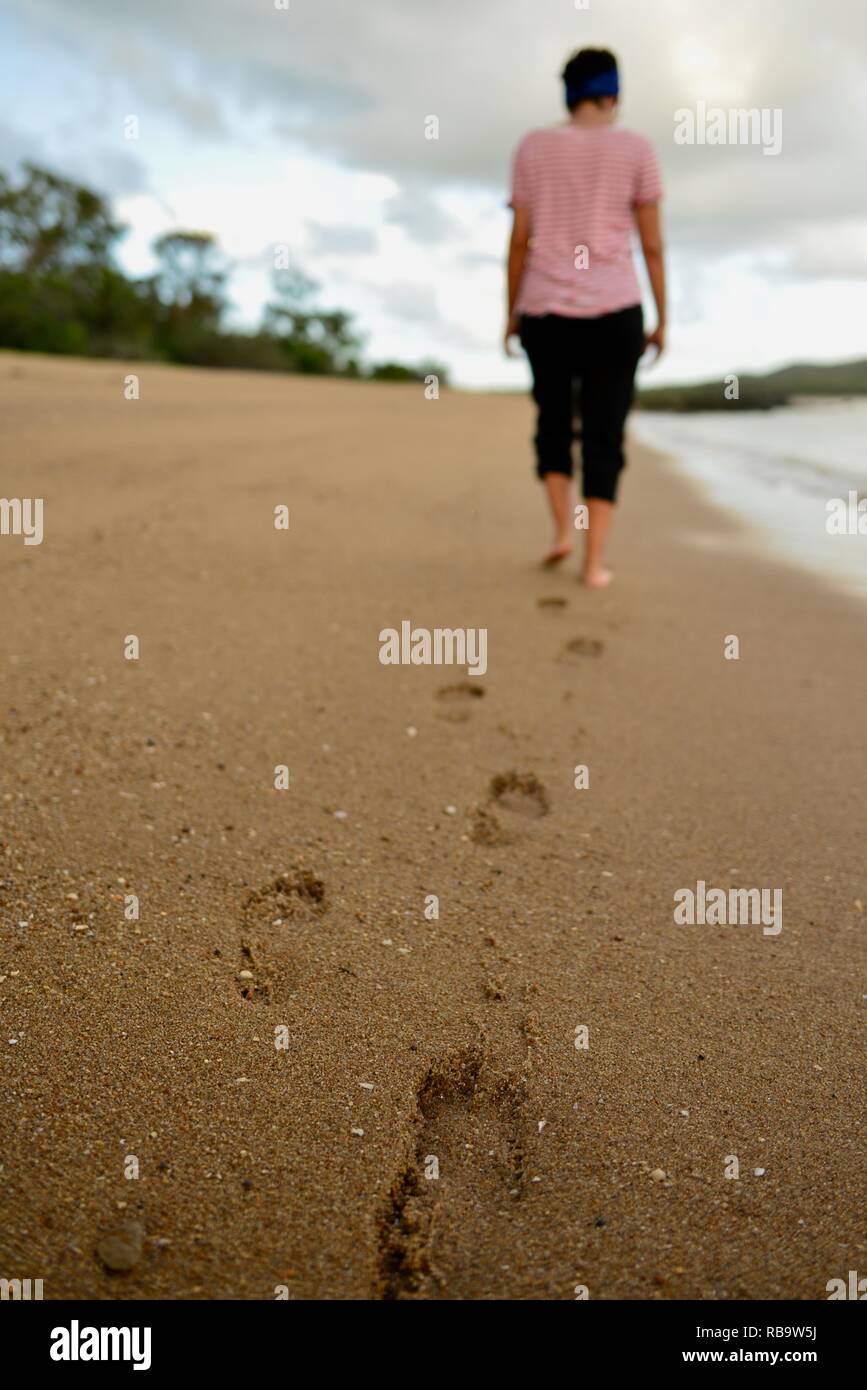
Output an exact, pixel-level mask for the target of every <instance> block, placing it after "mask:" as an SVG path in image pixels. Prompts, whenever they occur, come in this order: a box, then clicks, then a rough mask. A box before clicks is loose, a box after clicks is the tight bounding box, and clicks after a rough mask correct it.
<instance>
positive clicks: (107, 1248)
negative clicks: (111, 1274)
mask: <svg viewBox="0 0 867 1390" xmlns="http://www.w3.org/2000/svg"><path fill="white" fill-rule="evenodd" d="M143 1235H144V1232H143V1231H142V1228H141V1226H140V1225H139V1224H138V1222H137V1221H124V1222H122V1223H121V1224H120V1225H119V1226H116V1227H115V1228H114V1229H113V1230H111V1231H107V1232H106V1233H105V1235H104V1236H102V1237H101V1239H100V1240H99V1242H98V1244H97V1247H96V1253H97V1255H98V1256H99V1258H100V1259H101V1260H102V1263H103V1264H104V1265H105V1267H106V1269H111V1270H114V1271H115V1272H120V1271H122V1270H127V1269H132V1267H133V1265H135V1264H138V1262H139V1260H140V1259H141V1254H142V1239H143Z"/></svg>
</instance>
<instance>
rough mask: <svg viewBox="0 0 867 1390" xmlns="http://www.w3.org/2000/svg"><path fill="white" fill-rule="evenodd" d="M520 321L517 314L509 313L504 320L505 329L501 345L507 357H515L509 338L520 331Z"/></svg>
mask: <svg viewBox="0 0 867 1390" xmlns="http://www.w3.org/2000/svg"><path fill="white" fill-rule="evenodd" d="M520 327H521V322H520V319H519V318H518V315H517V314H510V315H509V317H508V319H507V320H506V331H505V333H504V334H503V347H504V348H505V350H506V356H507V357H517V353H516V352H515V349H514V348H513V347H512V345H511V342H510V339H512V338H514V337H516V336H517V334H518V332H519V331H520Z"/></svg>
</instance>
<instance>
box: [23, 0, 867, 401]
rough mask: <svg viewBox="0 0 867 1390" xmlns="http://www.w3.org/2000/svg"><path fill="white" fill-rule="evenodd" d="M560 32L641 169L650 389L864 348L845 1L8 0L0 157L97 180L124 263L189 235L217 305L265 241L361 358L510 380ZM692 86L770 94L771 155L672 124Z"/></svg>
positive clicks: (865, 241) (731, 100)
mask: <svg viewBox="0 0 867 1390" xmlns="http://www.w3.org/2000/svg"><path fill="white" fill-rule="evenodd" d="M284 4H285V5H286V8H282V6H283V5H284ZM278 6H280V8H278ZM585 44H593V45H598V46H606V47H611V48H613V49H614V51H615V52H616V53H617V54H618V57H619V59H620V63H621V71H622V76H623V99H622V115H621V120H622V122H623V123H624V124H626V125H628V126H631V127H632V128H634V129H636V130H639V131H641V132H642V133H644V134H645V135H647V136H649V137H650V138H651V139H652V140H653V141H654V142H655V144H656V146H657V150H658V153H659V157H660V163H661V166H662V171H663V178H664V182H665V192H666V198H665V207H664V219H665V227H666V235H667V241H668V245H669V251H670V264H671V276H672V281H673V286H672V288H673V302H672V310H671V315H670V317H671V327H670V337H671V346H670V349H669V352H668V354H667V356H666V357H665V358H664V359H663V361H662V362H661V363H660V364H659V366H658V367H656V368H651V369H650V370H648V371H647V372H646V374H645V381H646V382H647V384H650V382H651V380H656V381H659V382H663V381H671V380H690V379H696V378H700V377H703V376H708V375H712V374H719V373H722V372H727V371H736V370H738V369H741V370H743V369H756V368H763V367H767V366H776V365H779V364H782V363H785V362H789V361H792V360H796V359H804V358H810V359H815V360H822V361H830V360H835V359H841V358H847V357H856V356H867V178H865V158H864V130H865V126H867V4H865V3H864V0H822V3H821V4H817V3H815V0H588V3H587V4H586V7H585V6H584V4H583V3H582V0H577V3H576V0H437V3H435V4H434V3H427V0H138V3H133V0H5V9H4V12H3V14H2V17H0V84H2V90H3V92H4V94H5V100H4V102H3V107H2V110H0V167H2V168H4V169H5V170H7V171H9V170H10V169H13V168H14V167H15V166H16V164H17V162H18V161H20V160H21V159H30V160H33V161H35V162H37V163H42V164H45V165H47V166H48V167H50V168H52V169H55V170H56V171H58V172H61V173H64V174H66V175H68V176H70V177H73V178H76V179H79V180H81V181H83V182H87V183H89V184H91V185H92V186H93V187H95V188H97V189H99V190H100V191H102V192H104V193H106V194H108V195H109V196H110V197H111V199H112V201H113V204H114V207H115V210H116V212H117V213H118V215H119V216H120V218H121V220H122V221H123V222H125V223H126V224H127V225H128V227H129V232H128V234H127V236H126V238H125V240H124V242H123V246H122V249H121V253H120V254H121V259H122V261H123V264H124V266H125V268H126V269H128V270H129V271H130V272H132V273H142V274H144V273H146V272H148V271H149V270H150V269H151V266H152V261H151V257H150V249H149V248H150V244H151V242H152V241H153V239H154V238H155V237H156V236H158V235H160V234H161V233H162V232H164V231H166V230H169V229H171V228H173V227H177V226H182V227H184V228H194V229H197V230H209V231H213V232H214V233H216V234H217V236H218V238H219V241H220V243H221V244H222V246H223V247H224V249H225V250H226V252H227V253H228V254H229V256H230V257H231V259H232V261H233V262H234V264H235V266H236V270H235V274H234V276H233V279H232V295H233V302H234V314H235V318H236V320H237V322H238V323H240V324H250V325H252V324H254V323H255V321H256V319H257V316H258V311H259V308H260V306H261V303H262V301H263V298H264V296H265V295H266V293H267V283H268V276H269V270H270V267H271V265H272V264H273V256H274V247H275V245H288V247H289V248H290V250H291V255H292V256H293V258H294V259H295V260H296V261H297V263H298V264H299V265H301V266H302V267H303V268H304V269H305V270H307V271H308V273H310V274H312V275H313V276H314V278H315V279H317V280H318V281H319V282H320V283H321V285H322V287H323V289H322V298H323V299H324V300H325V301H327V302H328V303H330V304H332V305H339V306H340V307H345V308H348V309H351V310H352V311H353V312H354V313H355V314H356V315H357V318H358V320H359V324H360V326H361V327H362V328H363V329H364V331H365V333H366V338H367V342H366V355H367V357H368V359H369V360H383V359H385V358H399V359H402V360H405V361H418V360H420V359H423V358H430V357H433V358H436V359H437V360H441V361H445V362H446V363H448V365H449V366H450V368H451V369H452V372H453V375H454V378H455V380H456V381H457V382H458V383H459V384H462V385H466V386H489V385H494V386H520V385H522V384H523V383H524V382H525V381H526V379H527V373H526V367H525V365H524V363H523V361H519V362H509V361H507V360H506V359H505V358H504V357H503V355H502V352H501V349H500V345H499V338H500V332H501V326H502V319H503V287H502V282H503V272H502V261H503V255H504V250H505V244H506V240H507V235H508V226H509V213H508V211H507V209H506V207H505V202H506V199H507V197H508V179H509V164H510V157H511V153H512V150H513V149H514V146H515V144H516V143H517V141H518V139H519V138H520V137H521V135H522V134H523V133H524V132H525V131H526V130H528V129H531V128H533V127H536V126H540V125H547V124H550V123H553V122H555V121H557V120H559V119H561V118H562V115H563V112H562V109H561V106H560V99H561V86H560V83H559V80H558V78H557V74H558V72H559V71H560V68H561V67H562V64H563V61H564V59H565V57H566V56H567V55H568V54H569V53H570V52H571V51H572V50H573V49H575V48H578V47H582V46H584V45H585ZM699 101H703V102H705V103H707V105H708V106H711V107H714V106H719V107H723V108H725V109H728V108H730V107H758V108H771V109H774V108H779V109H780V110H781V111H782V134H783V140H782V151H781V153H780V154H779V155H778V156H776V157H774V156H766V155H764V154H763V152H762V149H761V147H760V146H755V145H753V146H749V145H726V146H720V145H717V146H708V145H704V146H699V145H679V144H677V143H676V142H675V140H674V129H675V119H674V113H675V111H677V110H678V109H681V108H691V109H695V107H696V104H697V103H698V102H699ZM431 115H435V116H436V117H437V118H438V121H439V139H437V140H429V139H426V138H425V121H426V118H427V117H429V116H431ZM129 116H136V117H137V119H138V127H139V138H138V139H137V140H131V139H128V138H126V137H125V123H126V122H127V118H128V117H129ZM127 128H128V127H127Z"/></svg>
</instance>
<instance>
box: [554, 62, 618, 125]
mask: <svg viewBox="0 0 867 1390" xmlns="http://www.w3.org/2000/svg"><path fill="white" fill-rule="evenodd" d="M616 71H617V59H616V58H615V56H614V54H613V53H610V52H609V50H608V49H607V48H582V49H581V50H580V51H579V52H578V53H573V54H572V57H571V58H570V59H569V61H568V63H567V64H566V66H565V68H564V69H563V71H562V73H561V74H560V76H561V77H562V78H563V81H564V82H565V83H566V92H567V97H566V105H567V106H568V107H569V110H570V111H574V110H575V107H576V106H577V105H578V102H570V101H569V97H568V93H569V92H575V91H580V90H581V88H582V87H583V86H584V84H585V82H590V81H591V80H592V79H593V78H594V77H601V76H602V74H603V73H605V72H616ZM584 99H585V100H587V101H595V102H596V105H597V106H599V105H600V104H601V103H602V102H603V101H604V100H605V98H604V97H600V96H597V97H586V98H584Z"/></svg>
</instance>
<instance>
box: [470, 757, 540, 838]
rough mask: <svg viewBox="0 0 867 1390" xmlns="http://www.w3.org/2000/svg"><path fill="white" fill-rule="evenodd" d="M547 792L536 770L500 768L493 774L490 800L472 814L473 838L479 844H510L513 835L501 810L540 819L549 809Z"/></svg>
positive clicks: (476, 808)
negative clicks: (503, 769)
mask: <svg viewBox="0 0 867 1390" xmlns="http://www.w3.org/2000/svg"><path fill="white" fill-rule="evenodd" d="M550 809H551V808H550V805H549V803H548V793H547V792H546V791H545V788H544V787H543V785H542V783H541V782H540V781H539V779H538V777H537V776H536V774H535V772H514V771H510V772H499V773H497V775H496V777H492V778H491V785H490V791H489V795H488V800H487V801H486V802H485V804H484V805H481V806H475V807H473V810H472V812H471V814H470V819H471V824H470V832H469V833H470V839H471V840H472V841H473V843H474V844H477V845H489V846H490V845H509V844H511V843H512V839H513V837H512V836H511V835H510V834H509V833H508V831H507V830H506V829H505V828H504V826H503V824H502V822H501V821H500V818H499V816H498V815H497V811H498V810H502V811H506V812H510V813H512V814H513V815H516V816H523V817H524V818H525V819H526V820H539V819H540V818H541V817H542V816H547V815H548V813H549V811H550Z"/></svg>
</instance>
